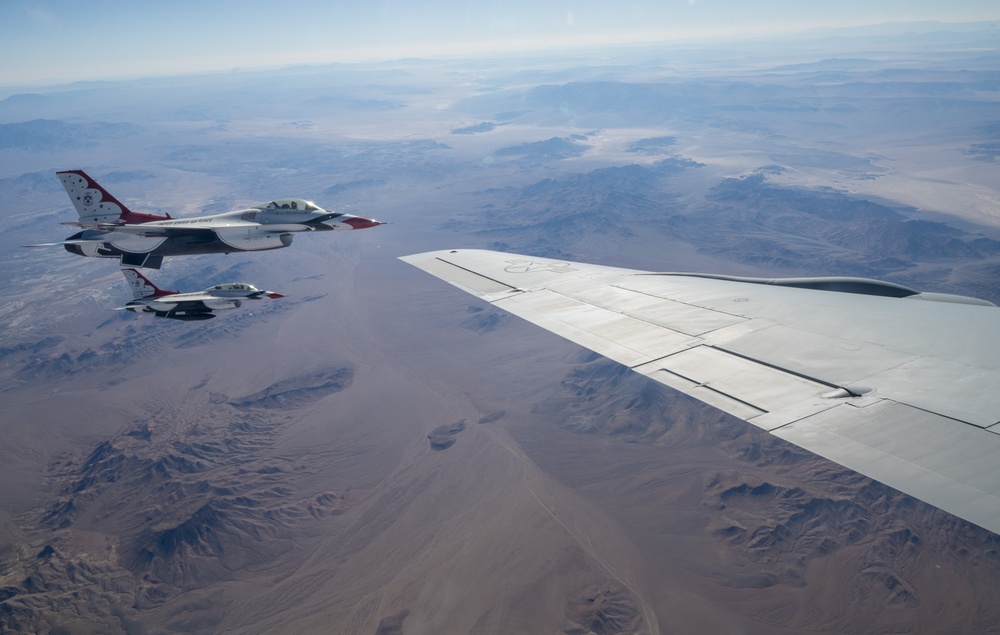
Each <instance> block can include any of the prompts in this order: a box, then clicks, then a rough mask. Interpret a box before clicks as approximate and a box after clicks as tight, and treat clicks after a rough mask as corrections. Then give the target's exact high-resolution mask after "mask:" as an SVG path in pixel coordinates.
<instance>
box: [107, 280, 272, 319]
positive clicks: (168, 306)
mask: <svg viewBox="0 0 1000 635" xmlns="http://www.w3.org/2000/svg"><path fill="white" fill-rule="evenodd" d="M122 274H123V275H124V276H125V280H126V281H127V282H128V284H129V286H130V287H132V298H133V299H132V301H131V302H129V303H128V304H126V305H125V306H123V307H120V309H118V310H121V309H124V310H126V311H133V312H135V313H153V314H154V315H156V317H163V318H170V319H172V320H210V319H212V318H214V317H215V314H214V313H212V311H221V310H224V309H238V308H239V307H241V306H242V305H243V301H244V300H260V299H261V298H263V297H265V296H266V297H268V298H272V299H276V298H283V297H285V296H283V295H281V294H280V293H275V292H273V291H261V290H260V289H258V288H257V287H255V286H253V285H252V284H246V283H245V282H230V283H228V284H217V285H215V286H214V287H209V288H208V289H205V290H204V291H198V292H195V293H180V292H178V291H164V290H163V289H159V288H157V287H156V285H155V284H153V283H152V282H150V281H149V280H148V279H147V278H146V277H145V276H143V275H142V274H141V273H139V272H138V271H137V270H135V269H122Z"/></svg>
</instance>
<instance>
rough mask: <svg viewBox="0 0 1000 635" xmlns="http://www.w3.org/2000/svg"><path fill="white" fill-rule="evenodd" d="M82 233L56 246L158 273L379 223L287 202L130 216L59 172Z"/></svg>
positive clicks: (98, 190) (79, 179)
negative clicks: (168, 259) (299, 236)
mask: <svg viewBox="0 0 1000 635" xmlns="http://www.w3.org/2000/svg"><path fill="white" fill-rule="evenodd" d="M56 174H58V176H59V179H60V180H61V181H62V184H63V187H65V188H66V193H67V194H69V198H70V200H71V201H73V205H74V207H76V211H77V213H79V215H80V220H79V221H78V222H75V223H67V224H69V225H76V226H78V227H81V228H83V231H80V232H77V233H76V234H73V235H72V236H70V237H69V238H67V239H66V240H64V241H62V242H59V243H45V244H42V245H28V246H29V247H43V246H52V245H63V246H64V247H65V248H66V251H68V252H70V253H74V254H77V255H80V256H89V257H96V258H120V259H121V264H122V265H123V266H124V265H129V266H133V267H147V268H150V269H159V268H160V265H161V264H162V263H163V257H164V256H181V255H191V254H214V253H226V254H228V253H231V252H234V251H262V250H265V249H280V248H282V247H287V246H289V245H291V244H292V237H293V236H294V235H295V234H296V233H298V232H312V231H335V230H342V229H365V228H367V227H375V226H376V225H384V224H385V223H382V222H380V221H377V220H372V219H370V218H364V217H361V216H352V215H351V214H342V213H339V212H330V211H327V210H325V209H323V208H322V207H319V206H318V205H316V204H315V203H313V202H311V201H307V200H304V199H300V198H285V199H278V200H274V201H270V202H268V203H261V204H260V205H255V206H254V207H249V208H247V209H240V210H236V211H232V212H225V213H223V214H213V215H211V216H199V217H194V218H172V217H171V216H169V215H167V216H160V215H157V214H142V213H137V212H133V211H132V210H130V209H129V208H128V207H126V206H125V205H124V204H123V203H122V202H121V201H119V200H118V199H116V198H115V197H114V196H112V195H111V194H109V193H108V191H107V190H105V189H104V188H103V187H101V186H100V185H99V184H98V183H97V182H96V181H95V180H93V179H92V178H90V177H89V176H87V174H86V173H85V172H84V171H83V170H66V171H64V172H57V173H56Z"/></svg>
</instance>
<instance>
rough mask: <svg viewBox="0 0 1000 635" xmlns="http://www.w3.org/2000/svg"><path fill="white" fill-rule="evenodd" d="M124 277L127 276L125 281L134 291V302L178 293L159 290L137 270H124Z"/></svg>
mask: <svg viewBox="0 0 1000 635" xmlns="http://www.w3.org/2000/svg"><path fill="white" fill-rule="evenodd" d="M122 275H124V276H125V281H126V282H128V286H129V287H131V289H132V299H133V300H141V299H143V298H150V297H158V296H164V295H174V294H176V293H177V292H176V291H164V290H163V289H160V288H158V287H157V286H156V285H155V284H153V283H152V282H150V281H149V279H148V278H146V276H144V275H142V274H141V273H139V272H138V271H137V270H135V269H122Z"/></svg>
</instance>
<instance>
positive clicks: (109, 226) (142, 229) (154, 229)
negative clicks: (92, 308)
mask: <svg viewBox="0 0 1000 635" xmlns="http://www.w3.org/2000/svg"><path fill="white" fill-rule="evenodd" d="M173 222H177V221H173ZM63 224H64V225H73V226H76V227H83V228H85V229H90V230H96V231H101V232H105V233H107V234H121V235H122V238H123V239H124V238H125V237H130V238H177V237H181V236H201V235H209V234H214V233H215V231H216V230H218V229H226V230H231V229H236V230H239V229H246V228H250V227H253V228H260V227H261V225H260V224H259V223H226V224H219V225H212V226H206V225H200V226H190V225H179V224H174V225H154V224H151V223H139V224H129V225H126V224H117V223H63ZM101 240H102V242H113V241H114V240H115V239H114V238H111V237H101ZM77 242H92V241H77Z"/></svg>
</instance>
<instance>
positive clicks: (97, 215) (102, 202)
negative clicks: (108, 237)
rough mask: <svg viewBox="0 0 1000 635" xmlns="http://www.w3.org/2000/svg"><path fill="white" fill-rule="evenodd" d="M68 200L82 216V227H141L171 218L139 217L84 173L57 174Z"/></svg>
mask: <svg viewBox="0 0 1000 635" xmlns="http://www.w3.org/2000/svg"><path fill="white" fill-rule="evenodd" d="M56 175H58V176H59V180H60V181H62V184H63V187H64V188H66V194H68V195H69V200H70V201H72V202H73V206H74V207H75V208H76V212H77V213H78V214H79V215H80V224H88V223H95V224H96V223H125V224H140V223H148V222H150V221H156V220H168V219H169V218H170V215H169V214H168V215H167V216H159V215H157V214H140V213H137V212H133V211H132V210H130V209H129V208H127V207H125V204H124V203H122V202H121V201H119V200H118V199H116V198H115V197H114V196H112V195H111V193H109V192H108V191H107V190H105V189H104V188H103V187H101V186H100V185H99V184H98V183H97V181H95V180H94V179H92V178H90V177H89V176H87V173H86V172H84V171H83V170H64V171H62V172H56Z"/></svg>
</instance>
